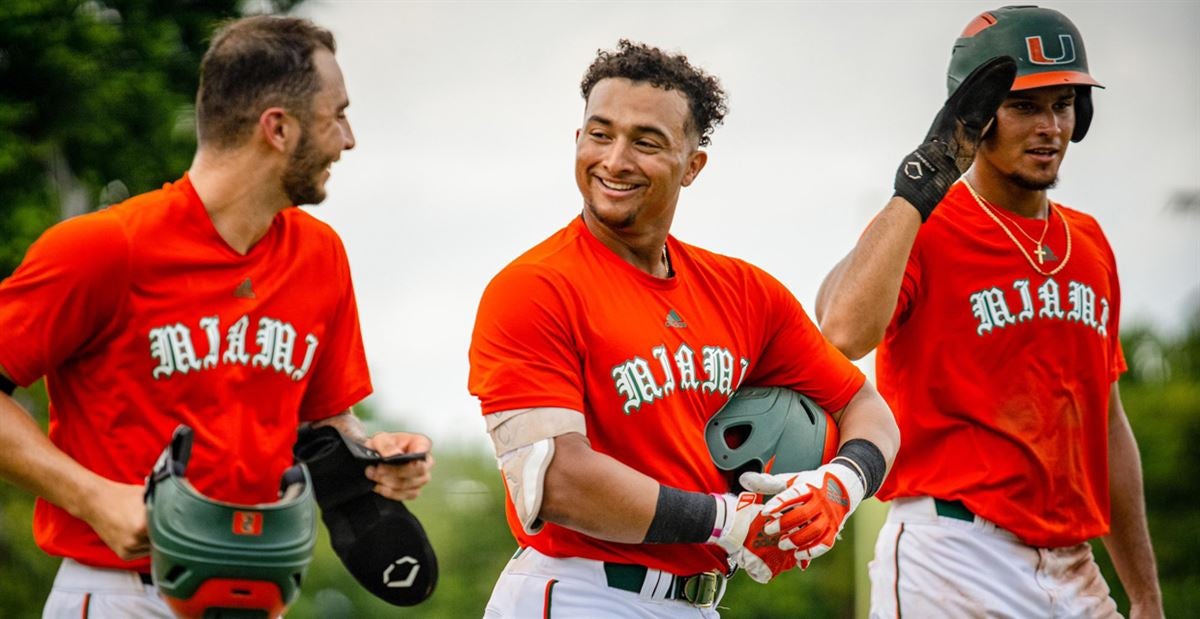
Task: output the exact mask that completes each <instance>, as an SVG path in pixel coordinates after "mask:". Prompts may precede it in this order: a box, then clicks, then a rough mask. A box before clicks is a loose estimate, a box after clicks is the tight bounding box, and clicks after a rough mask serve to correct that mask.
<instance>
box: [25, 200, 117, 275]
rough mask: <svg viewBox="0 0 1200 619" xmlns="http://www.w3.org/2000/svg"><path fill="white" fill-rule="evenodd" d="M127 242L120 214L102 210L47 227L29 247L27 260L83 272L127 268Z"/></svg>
mask: <svg viewBox="0 0 1200 619" xmlns="http://www.w3.org/2000/svg"><path fill="white" fill-rule="evenodd" d="M130 248H131V243H130V241H129V234H128V231H127V228H126V225H125V222H124V221H123V220H122V218H121V216H120V213H119V212H117V211H115V210H113V209H105V210H102V211H97V212H95V213H88V214H85V215H79V216H77V217H72V218H70V219H67V220H65V221H62V222H60V223H58V224H55V225H53V226H51V227H50V228H48V229H47V230H46V231H45V232H44V233H42V236H41V237H40V238H38V240H37V241H36V242H34V244H33V245H32V246H31V247H30V249H29V255H30V256H31V257H44V258H47V259H50V260H54V261H58V262H66V263H72V264H74V265H75V267H76V268H79V269H82V270H83V271H84V273H85V274H86V273H89V272H95V271H100V270H103V269H104V268H106V267H116V266H128V261H129V255H130Z"/></svg>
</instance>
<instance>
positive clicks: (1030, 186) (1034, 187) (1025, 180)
mask: <svg viewBox="0 0 1200 619" xmlns="http://www.w3.org/2000/svg"><path fill="white" fill-rule="evenodd" d="M1008 180H1009V182H1011V183H1012V184H1014V185H1016V186H1017V187H1020V188H1021V189H1027V190H1029V191H1045V190H1047V189H1052V188H1053V187H1054V186H1055V185H1057V184H1058V175H1057V174H1055V175H1054V176H1051V177H1050V178H1049V179H1048V180H1041V179H1036V178H1030V177H1028V176H1025V175H1024V174H1021V173H1020V172H1013V173H1011V174H1009V175H1008Z"/></svg>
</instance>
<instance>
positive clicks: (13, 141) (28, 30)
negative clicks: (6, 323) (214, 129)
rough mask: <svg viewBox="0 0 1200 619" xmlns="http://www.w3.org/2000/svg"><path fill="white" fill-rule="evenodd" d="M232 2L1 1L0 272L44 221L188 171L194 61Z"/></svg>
mask: <svg viewBox="0 0 1200 619" xmlns="http://www.w3.org/2000/svg"><path fill="white" fill-rule="evenodd" d="M241 4H242V2H241V1H240V0H184V1H180V2H176V1H167V0H105V1H100V0H88V1H80V0H5V2H3V3H0V275H7V274H8V273H11V272H12V270H13V269H14V268H15V267H16V265H17V264H18V263H19V262H20V260H21V258H22V256H24V254H25V249H26V248H27V247H28V246H29V243H31V242H32V241H33V240H34V239H35V238H37V236H38V235H39V234H41V232H42V230H44V229H45V228H46V227H47V226H49V225H50V224H53V223H54V222H56V221H58V220H59V219H62V218H65V217H67V216H70V215H77V214H80V213H83V212H86V211H89V210H92V209H94V208H96V207H97V206H99V205H103V204H108V203H113V202H118V201H120V200H121V199H123V198H125V197H127V196H129V195H135V194H137V193H141V192H143V191H147V190H149V189H152V188H154V187H156V186H159V185H161V184H162V183H164V182H167V181H171V180H174V179H175V178H177V177H178V176H179V175H180V173H182V172H183V170H185V169H187V166H188V164H189V162H190V161H191V158H192V153H193V151H194V149H195V145H196V140H195V130H194V123H193V120H192V116H193V113H192V103H193V99H194V98H195V95H196V86H197V83H198V79H199V74H198V68H199V66H200V58H201V56H202V55H203V54H204V50H205V48H206V46H207V40H208V37H209V35H210V34H211V32H212V30H213V28H214V26H215V25H216V24H217V23H218V22H219V21H221V20H223V19H226V18H230V17H235V16H237V15H238V14H239V7H240V6H241ZM258 4H259V6H260V8H264V9H268V10H281V11H282V10H287V9H289V8H291V7H292V6H293V5H295V4H297V1H296V0H273V1H269V2H260V3H258Z"/></svg>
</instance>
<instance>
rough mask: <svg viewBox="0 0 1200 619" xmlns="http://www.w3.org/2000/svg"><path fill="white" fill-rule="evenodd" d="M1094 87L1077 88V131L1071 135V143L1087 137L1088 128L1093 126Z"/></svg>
mask: <svg viewBox="0 0 1200 619" xmlns="http://www.w3.org/2000/svg"><path fill="white" fill-rule="evenodd" d="M1092 112H1093V108H1092V87H1091V86H1076V87H1075V130H1074V131H1073V132H1072V133H1071V141H1072V142H1078V141H1080V140H1082V139H1083V136H1085V135H1087V132H1088V127H1090V126H1092Z"/></svg>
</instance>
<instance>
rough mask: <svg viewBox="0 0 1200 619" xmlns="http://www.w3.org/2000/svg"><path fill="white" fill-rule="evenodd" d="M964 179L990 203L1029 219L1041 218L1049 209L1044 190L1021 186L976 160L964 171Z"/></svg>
mask: <svg viewBox="0 0 1200 619" xmlns="http://www.w3.org/2000/svg"><path fill="white" fill-rule="evenodd" d="M965 178H966V181H967V182H968V183H970V184H971V187H973V188H974V189H975V191H976V193H978V194H979V195H980V197H982V198H983V199H984V200H987V202H988V205H990V206H994V207H998V208H1002V209H1004V210H1006V211H1008V212H1010V213H1013V214H1015V215H1020V216H1021V217H1029V218H1031V219H1042V218H1044V217H1046V213H1047V212H1048V211H1049V208H1050V202H1049V199H1048V198H1047V196H1046V190H1045V189H1029V188H1027V187H1022V186H1020V185H1018V184H1016V183H1015V182H1013V180H1012V179H1010V178H1008V177H1007V176H1005V175H1003V174H1001V173H999V172H998V171H997V170H995V169H993V168H990V167H988V166H986V165H980V163H979V162H978V161H976V162H975V165H972V166H971V169H969V170H967V173H966V175H965Z"/></svg>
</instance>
